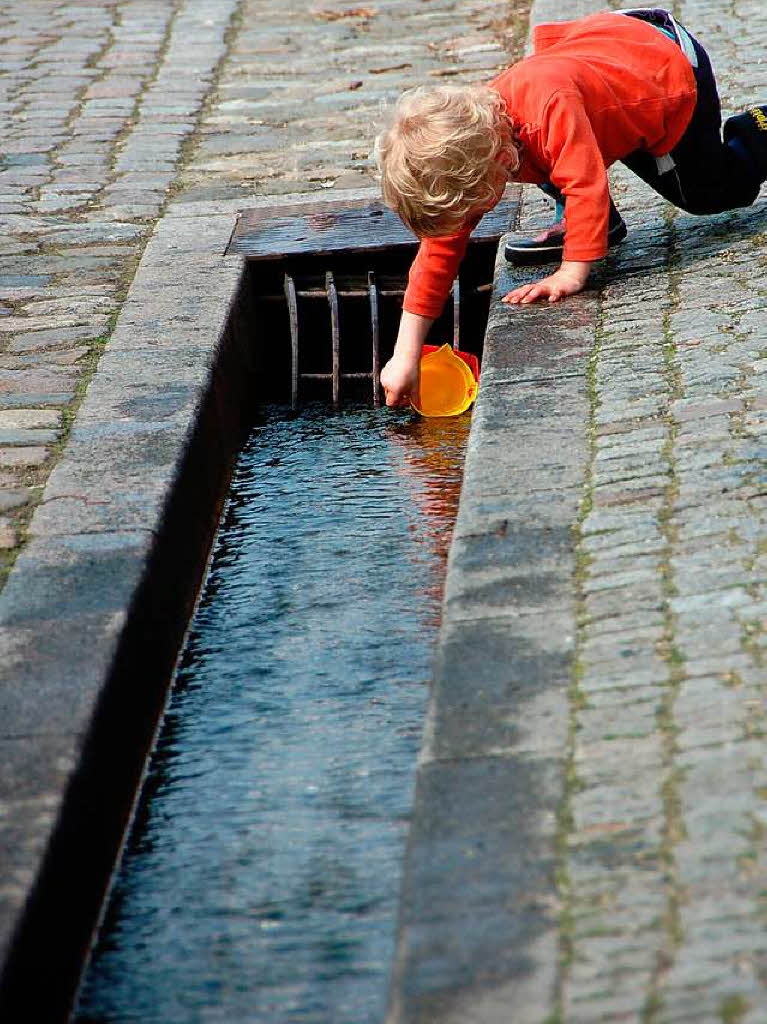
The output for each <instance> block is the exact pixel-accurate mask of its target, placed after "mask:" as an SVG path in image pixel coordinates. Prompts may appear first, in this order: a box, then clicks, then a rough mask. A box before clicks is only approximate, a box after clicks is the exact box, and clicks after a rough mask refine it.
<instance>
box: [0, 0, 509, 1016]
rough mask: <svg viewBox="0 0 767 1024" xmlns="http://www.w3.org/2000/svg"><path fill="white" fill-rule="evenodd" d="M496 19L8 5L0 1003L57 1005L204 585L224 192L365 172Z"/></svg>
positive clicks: (41, 1008) (227, 404)
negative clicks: (387, 110) (417, 87)
mask: <svg viewBox="0 0 767 1024" xmlns="http://www.w3.org/2000/svg"><path fill="white" fill-rule="evenodd" d="M511 11H512V8H510V6H509V5H508V4H507V3H505V2H495V3H492V2H490V3H488V2H486V0H476V2H465V0H430V2H429V3H428V4H425V3H423V2H422V0H410V2H401V0H393V2H389V3H375V4H370V5H359V6H352V5H348V4H339V3H338V2H336V0H331V2H328V3H318V4H317V5H313V6H308V5H306V4H304V3H298V2H288V3H284V2H282V3H273V2H267V3H264V2H263V0H257V2H256V0H250V2H248V0H158V2H154V0H153V2H151V3H149V2H147V0H106V2H105V3H102V4H81V3H78V2H72V3H67V2H61V0H34V2H31V3H11V4H6V5H4V6H3V9H2V11H0V44H1V45H0V123H1V124H2V132H1V133H0V222H1V223H2V232H1V233H0V582H2V583H4V589H3V591H2V593H0V747H1V750H2V753H1V754H0V764H1V765H2V768H1V769H0V864H2V873H1V874H0V960H2V962H3V964H4V965H5V969H4V972H3V983H2V995H0V1017H1V1018H2V1019H3V1020H6V1019H8V1020H14V1019H40V1020H54V1019H59V1017H60V1016H61V1014H62V1013H63V1012H64V1011H63V1010H62V1007H63V1006H65V1005H66V1003H67V1001H68V1000H69V999H70V998H71V986H72V983H73V977H74V975H76V970H77V965H78V962H79V960H81V958H82V955H83V950H84V945H85V944H86V943H87V939H88V933H89V931H90V928H91V927H92V925H93V922H94V919H95V916H96V910H97V906H98V903H99V901H100V896H101V892H102V891H103V886H104V884H105V883H106V880H107V875H108V870H109V864H110V863H111V861H112V859H113V857H114V852H115V847H116V843H117V839H118V833H119V830H120V829H121V827H122V825H123V824H124V821H125V818H126V815H127V814H128V813H129V812H130V803H131V798H132V793H133V792H134V791H135V786H136V783H137V781H138V780H139V778H140V773H141V766H142V763H143V759H144V755H145V753H146V748H147V746H148V744H149V743H150V742H151V735H152V731H153V727H154V719H155V717H156V714H157V712H158V710H159V707H160V706H161V704H162V697H163V693H164V687H165V685H166V684H167V680H168V677H169V675H170V669H171V663H172V650H171V648H172V647H173V645H174V644H175V643H176V642H177V640H178V637H179V632H180V630H181V629H183V623H184V620H185V616H186V615H187V614H188V611H189V605H190V601H191V600H192V599H193V596H194V595H193V588H194V582H195V579H196V577H197V576H198V574H199V570H200V568H201V565H200V563H201V561H204V556H205V545H206V543H207V542H208V541H209V540H210V533H211V530H212V528H213V525H214V521H215V510H216V503H217V501H218V500H219V499H220V491H221V488H222V486H223V483H224V479H225V474H226V470H227V468H228V460H229V459H230V458H231V452H232V448H233V445H234V442H235V440H236V435H237V423H236V422H235V420H236V415H235V413H234V412H233V411H232V410H233V409H234V408H235V407H236V406H237V401H239V399H238V400H237V401H234V399H233V394H236V388H235V392H234V393H233V392H232V391H231V381H229V382H228V383H227V380H226V378H227V374H226V373H225V372H224V369H223V368H222V367H221V365H220V361H221V358H224V359H225V360H227V361H228V362H229V365H230V372H229V377H237V376H239V379H241V380H242V379H245V377H244V374H243V372H242V369H243V367H244V366H245V364H248V363H251V364H252V362H253V352H252V346H253V338H252V335H250V334H248V333H246V331H245V330H244V329H243V328H244V325H245V323H246V320H247V318H246V317H245V315H244V314H243V315H242V316H240V317H237V316H234V317H233V318H232V319H231V323H229V313H230V310H231V309H232V308H233V307H234V306H236V304H237V302H238V301H241V300H239V299H238V295H239V294H240V283H241V265H240V261H239V260H238V259H237V258H231V257H226V256H224V255H223V253H224V250H225V248H226V243H227V240H228V238H229V236H230V234H231V231H232V229H233V226H234V223H235V219H236V216H237V214H238V212H239V211H240V210H241V209H243V208H244V207H252V206H254V205H258V204H259V203H261V204H263V203H268V202H269V199H270V197H273V196H278V195H279V196H280V197H282V198H283V201H284V199H285V196H286V194H287V196H288V201H294V202H301V200H302V198H304V197H306V196H307V195H312V196H314V197H316V195H317V194H318V193H319V194H321V195H327V196H328V198H329V199H330V198H332V197H333V196H337V195H341V196H344V195H345V196H349V195H353V194H356V193H354V192H350V191H349V189H350V188H359V187H360V186H365V187H367V189H368V190H369V189H370V188H371V187H374V182H373V177H372V165H371V161H370V146H371V141H372V136H373V133H374V130H375V126H376V125H377V124H378V123H380V118H381V112H382V107H383V106H384V104H385V103H386V102H387V101H391V100H393V99H394V98H396V96H397V95H398V94H399V92H400V91H401V90H402V89H403V88H404V87H406V86H407V85H409V84H414V83H415V82H417V81H422V80H427V81H428V80H435V79H436V80H441V79H443V78H445V79H446V80H452V79H454V78H456V77H459V78H462V79H465V80H469V79H473V78H477V77H482V78H485V77H489V76H490V75H492V73H493V71H494V70H496V69H497V68H499V67H501V66H503V65H504V64H505V63H506V62H507V60H508V57H509V50H510V49H511V48H513V47H514V45H515V43H514V38H515V37H514V19H513V17H511V13H510V12H511ZM518 24H519V26H520V27H523V26H522V23H521V22H519V23H518ZM243 301H244V300H243ZM232 365H236V367H237V369H235V370H234V371H232V370H231V366H232ZM174 637H175V639H174ZM137 657H138V660H136V659H137ZM110 722H111V725H110V724H109V723H110ZM20 1015H21V1016H20Z"/></svg>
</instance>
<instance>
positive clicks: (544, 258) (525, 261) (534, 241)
mask: <svg viewBox="0 0 767 1024" xmlns="http://www.w3.org/2000/svg"><path fill="white" fill-rule="evenodd" d="M627 234H628V228H627V227H626V222H625V221H624V219H623V217H621V215H620V214H619V213H618V210H617V209H616V207H615V206H614V205H613V203H612V200H611V201H610V220H609V224H608V228H607V244H608V245H617V244H618V242H622V241H623V239H624V238H625V237H626V235H627ZM564 242H565V228H564V224H563V222H562V221H559V222H558V223H557V224H552V225H551V227H550V228H547V229H546V230H545V231H544V232H543V233H542V234H540V235H537V236H536V237H535V238H518V239H515V240H514V241H511V242H507V243H506V245H505V247H504V250H503V254H504V256H505V257H506V259H507V260H508V261H509V263H513V264H514V265H515V266H517V267H526V266H528V267H529V266H532V265H534V264H536V263H549V262H551V261H553V260H561V259H562V254H563V252H564V249H565V245H564Z"/></svg>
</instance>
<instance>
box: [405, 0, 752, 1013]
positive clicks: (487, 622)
mask: <svg viewBox="0 0 767 1024" xmlns="http://www.w3.org/2000/svg"><path fill="white" fill-rule="evenodd" d="M573 6H575V3H574V4H573ZM579 7H580V11H581V12H582V13H585V9H586V8H590V9H592V10H593V9H597V7H598V5H597V4H596V3H590V2H589V0H585V2H582V3H580V4H579ZM674 10H675V13H676V15H677V16H678V17H679V19H680V20H681V21H682V22H683V23H685V24H687V25H688V26H689V27H690V28H691V30H692V31H693V32H694V33H695V34H696V35H697V36H698V37H699V38H700V39H701V41H702V42H703V43H704V45H705V46H706V47H707V49H708V50H709V52H710V54H711V56H712V58H713V62H714V66H715V68H716V70H717V77H718V79H719V82H720V87H721V94H722V99H723V106H724V108H725V112H726V114H729V113H733V112H737V111H738V110H741V109H743V108H744V107H745V106H747V105H748V104H750V103H752V102H755V101H764V100H765V97H767V62H766V61H765V56H766V54H765V44H764V39H765V30H767V12H766V11H765V9H764V7H763V6H762V5H760V4H758V3H756V2H748V0H746V2H742V0H735V2H734V3H732V4H728V5H726V6H724V5H723V4H721V3H719V2H715V0H689V2H684V3H679V4H676V5H674ZM573 13H575V12H573V10H572V7H570V6H568V7H567V8H566V9H563V8H562V6H561V5H557V4H556V3H555V2H553V0H536V3H535V4H534V7H533V17H534V18H535V19H536V20H539V21H546V20H552V19H555V18H562V17H566V16H573ZM613 190H614V194H615V198H616V201H617V204H618V206H619V207H620V209H621V211H622V212H623V213H624V215H625V217H626V220H627V223H628V227H629V237H628V239H627V240H626V242H625V243H623V244H622V245H621V246H619V247H617V248H615V249H614V250H612V251H611V254H610V256H609V258H608V260H607V261H606V264H605V266H604V267H603V269H602V270H601V271H600V273H599V275H597V276H596V278H595V280H594V282H593V286H592V287H591V288H590V289H589V290H588V291H587V292H585V293H584V294H583V295H580V296H577V297H575V298H574V299H572V300H570V301H569V303H560V304H558V305H557V306H554V307H551V308H544V307H539V308H534V307H529V308H527V309H518V308H517V309H508V310H504V309H502V308H500V304H495V305H494V307H493V308H492V309H491V320H490V326H489V330H488V336H487V339H486V348H485V362H484V366H483V377H482V384H481V387H480V395H479V399H478V402H477V407H476V410H475V413H474V422H473V425H472V434H471V439H470V443H469V452H468V455H467V465H466V472H465V477H464V490H463V493H462V498H461V508H460V512H459V517H458V522H457V525H456V531H455V538H454V542H453V548H452V551H451V564H450V569H449V573H448V587H447V594H446V602H445V620H444V624H443V639H442V644H441V650H440V657H439V659H438V665H437V675H436V686H435V693H434V695H433V699H432V705H431V708H430V716H429V724H428V727H427V730H426V737H425V742H424V748H423V750H422V756H421V762H420V765H419V781H418V795H417V799H416V806H415V812H414V823H413V827H412V829H411V840H410V846H409V849H408V855H407V861H406V872H405V902H404V903H403V918H402V929H401V936H400V948H399V956H398V964H397V973H396V979H397V984H396V986H395V992H394V996H395V1003H394V1006H393V1010H392V1014H391V1018H390V1020H391V1024H395V1022H396V1024H404V1022H408V1024H411V1022H418V1024H427V1022H431V1021H436V1020H439V1021H440V1022H441V1024H459V1022H460V1024H463V1022H465V1021H477V1022H481V1024H502V1022H505V1021H508V1020H513V1021H514V1022H515V1024H540V1022H543V1021H545V1022H546V1024H560V1022H561V1024H594V1022H615V1024H618V1022H637V1024H639V1022H642V1024H682V1022H685V1024H693V1022H694V1024H734V1022H743V1024H745V1022H748V1024H757V1022H761V1021H764V1020H765V1019H767V928H766V927H765V925H766V924H767V905H766V904H765V892H766V891H767V884H766V883H767V865H766V864H765V834H766V833H765V827H766V826H767V762H766V761H765V725H766V724H767V722H766V720H765V713H766V712H767V704H766V703H765V696H766V693H765V682H766V680H767V675H766V673H765V630H766V629H767V618H765V611H766V610H767V604H766V603H765V582H767V562H766V561H765V552H766V551H767V545H766V543H765V541H766V538H767V522H766V520H767V505H766V504H765V492H767V487H766V486H765V451H766V450H765V443H764V439H765V432H766V431H767V391H766V389H765V385H764V368H765V365H767V364H766V363H765V358H766V356H767V346H765V341H767V290H766V289H765V286H764V280H765V275H764V270H765V260H767V194H765V192H764V191H763V193H762V198H761V199H760V201H759V203H758V204H757V205H755V206H754V207H753V208H751V209H749V210H744V211H738V212H734V213H730V214H723V215H721V216H718V217H713V218H694V217H690V216H688V215H686V214H684V213H682V212H681V211H675V210H673V209H672V208H671V207H670V206H668V205H667V204H665V203H663V202H662V201H661V200H660V199H659V198H658V197H657V196H655V195H654V194H653V193H652V192H651V191H650V190H649V189H648V188H647V187H646V186H645V185H644V184H643V183H642V182H640V181H639V180H638V179H636V178H635V177H633V176H632V175H631V174H630V173H629V172H628V171H627V170H626V169H625V168H620V167H618V168H616V169H615V174H614V187H613ZM544 216H546V217H548V218H550V216H551V211H550V210H548V211H547V210H546V207H545V203H544V201H543V200H542V199H540V198H539V194H538V193H537V192H536V190H534V189H531V190H526V191H525V193H524V197H523V207H522V218H523V227H525V228H526V230H530V229H531V228H532V227H533V226H534V225H538V224H539V223H541V222H542V218H543V217H544ZM532 276H540V271H529V272H527V271H513V270H511V269H510V268H509V267H507V266H504V263H503V260H502V259H501V260H499V265H498V279H497V282H496V288H497V291H499V292H500V293H501V294H502V293H503V292H504V291H505V290H506V289H507V288H509V287H511V286H512V285H513V283H520V282H521V281H522V280H526V279H530V278H531V277H532ZM477 649H479V650H481V655H478V653H477ZM563 755H564V756H563ZM464 804H465V805H466V806H467V808H468V809H467V810H465V811H463V810H458V809H457V808H459V807H460V808H462V807H463V806H464ZM554 851H556V853H555V854H554ZM467 921H471V922H481V926H478V927H476V929H472V930H470V929H468V928H466V929H465V928H463V925H462V922H467Z"/></svg>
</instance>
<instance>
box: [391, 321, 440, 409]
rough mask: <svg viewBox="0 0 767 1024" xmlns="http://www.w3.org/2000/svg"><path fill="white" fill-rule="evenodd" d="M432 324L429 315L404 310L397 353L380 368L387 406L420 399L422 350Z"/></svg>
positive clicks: (396, 345) (396, 346)
mask: <svg viewBox="0 0 767 1024" xmlns="http://www.w3.org/2000/svg"><path fill="white" fill-rule="evenodd" d="M433 323H434V320H433V319H431V318H430V317H428V316H421V315H420V314H419V313H409V312H408V311H407V310H403V311H402V319H401V320H400V322H399V332H398V334H397V341H396V343H395V345H394V352H393V354H392V357H391V359H390V360H389V362H388V363H386V365H385V366H384V368H383V369H382V370H381V386H382V387H383V389H384V394H385V395H386V404H387V405H407V404H408V402H409V401H410V400H411V399H413V400H414V401H415V402H416V403H417V402H418V399H419V395H418V376H419V371H420V366H421V349H422V347H423V343H424V342H425V341H426V336H427V334H428V333H429V328H430V327H431V325H432V324H433Z"/></svg>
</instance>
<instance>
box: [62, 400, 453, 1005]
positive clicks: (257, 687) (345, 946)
mask: <svg viewBox="0 0 767 1024" xmlns="http://www.w3.org/2000/svg"><path fill="white" fill-rule="evenodd" d="M468 427H469V419H468V416H463V417H459V418H456V419H453V420H430V421H429V420H418V419H415V418H413V417H412V415H411V414H410V413H409V412H407V413H406V412H393V411H387V410H381V411H375V410H372V409H361V408H350V409H346V410H345V411H343V412H341V413H340V414H338V415H328V413H327V411H326V409H324V408H319V407H318V408H309V409H307V410H305V411H304V412H302V413H301V414H300V415H298V416H291V415H289V414H287V413H286V412H285V411H284V410H281V409H277V408H275V409H271V410H267V411H265V412H264V414H263V415H262V417H261V419H260V421H259V422H258V423H257V424H256V425H255V427H254V428H253V431H252V434H251V436H250V439H249V441H248V443H247V444H246V446H245V448H244V450H243V452H242V454H241V456H240V458H239V461H238V464H237V467H236V471H235V475H234V480H233V485H232V490H231V494H230V497H229V500H228V504H227V508H226V510H225V515H224V518H223V521H222V525H221V528H220V531H219V535H218V538H217V541H216V545H215V549H214V553H213V557H212V561H211V566H210V570H209V573H208V577H207V580H206V583H205V586H204V590H203V594H202V596H201V600H200V603H199V606H198V609H197V612H196V615H195V618H194V621H193V623H192V625H191V628H190V632H189V635H188V638H187V643H186V647H185V650H184V652H183V654H182V658H181V660H180V664H179V668H178V671H177V675H176V679H175V681H174V687H173V691H172V694H171V698H170V702H169V707H168V710H167V714H166V717H165V721H164V725H163V728H162V731H161V734H160V737H159V741H158V744H157V749H156V751H155V754H154V756H153V758H152V762H151V765H150V769H149V773H148V777H147V782H146V785H145V788H144V793H143V796H142V800H141V804H140V807H139V810H138V814H137V817H136V821H135V824H134V828H133V831H132V833H131V836H130V838H129V841H128V844H127V848H126V851H125V855H124V857H123V862H122V866H121V869H120V872H119V874H118V877H117V879H116V882H115V886H114V889H113V894H112V898H111V902H110V904H109V908H108V910H107V914H106V919H105V922H104V926H103V928H102V931H101V934H100V938H99V942H98V945H97V948H96V950H95V952H94V955H93V958H92V960H91V964H90V967H89V970H88V972H87V974H86V978H85V981H84V983H83V987H82V991H81V996H80V1001H79V1006H78V1010H77V1014H76V1020H77V1021H78V1024H93V1022H96V1021H98V1022H100V1024H102V1022H125V1024H127V1022H129V1021H130V1022H131V1024H136V1022H141V1024H161V1022H162V1024H189V1022H193V1021H194V1022H196V1021H204V1022H222V1024H223V1022H227V1024H232V1022H234V1021H237V1022H238V1024H246V1022H253V1024H262V1022H269V1024H287V1022H291V1024H292V1022H301V1024H329V1022H333V1024H375V1022H378V1021H382V1020H383V1016H384V1012H385V1002H386V989H387V982H388V974H389V970H390V967H391V962H392V956H393V952H394V937H395V927H396V912H397V900H398V891H399V876H400V870H401V862H402V855H403V848H404V840H405V834H406V829H407V820H408V814H409V810H410V807H411V803H412V797H413V783H414V774H415V762H416V757H417V752H418V747H419V742H420V734H421V726H422V721H423V715H424V710H425V704H426V697H427V684H428V680H429V678H430V674H431V662H432V657H433V651H434V644H435V640H436V632H437V629H438V625H439V617H440V604H441V594H442V584H443V578H444V566H445V559H446V555H447V548H448V545H449V540H450V535H451V532H452V527H453V522H454V518H455V513H456V510H457V504H458V495H459V490H460V482H461V473H462V467H463V457H464V448H465V442H466V439H467V435H468Z"/></svg>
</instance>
